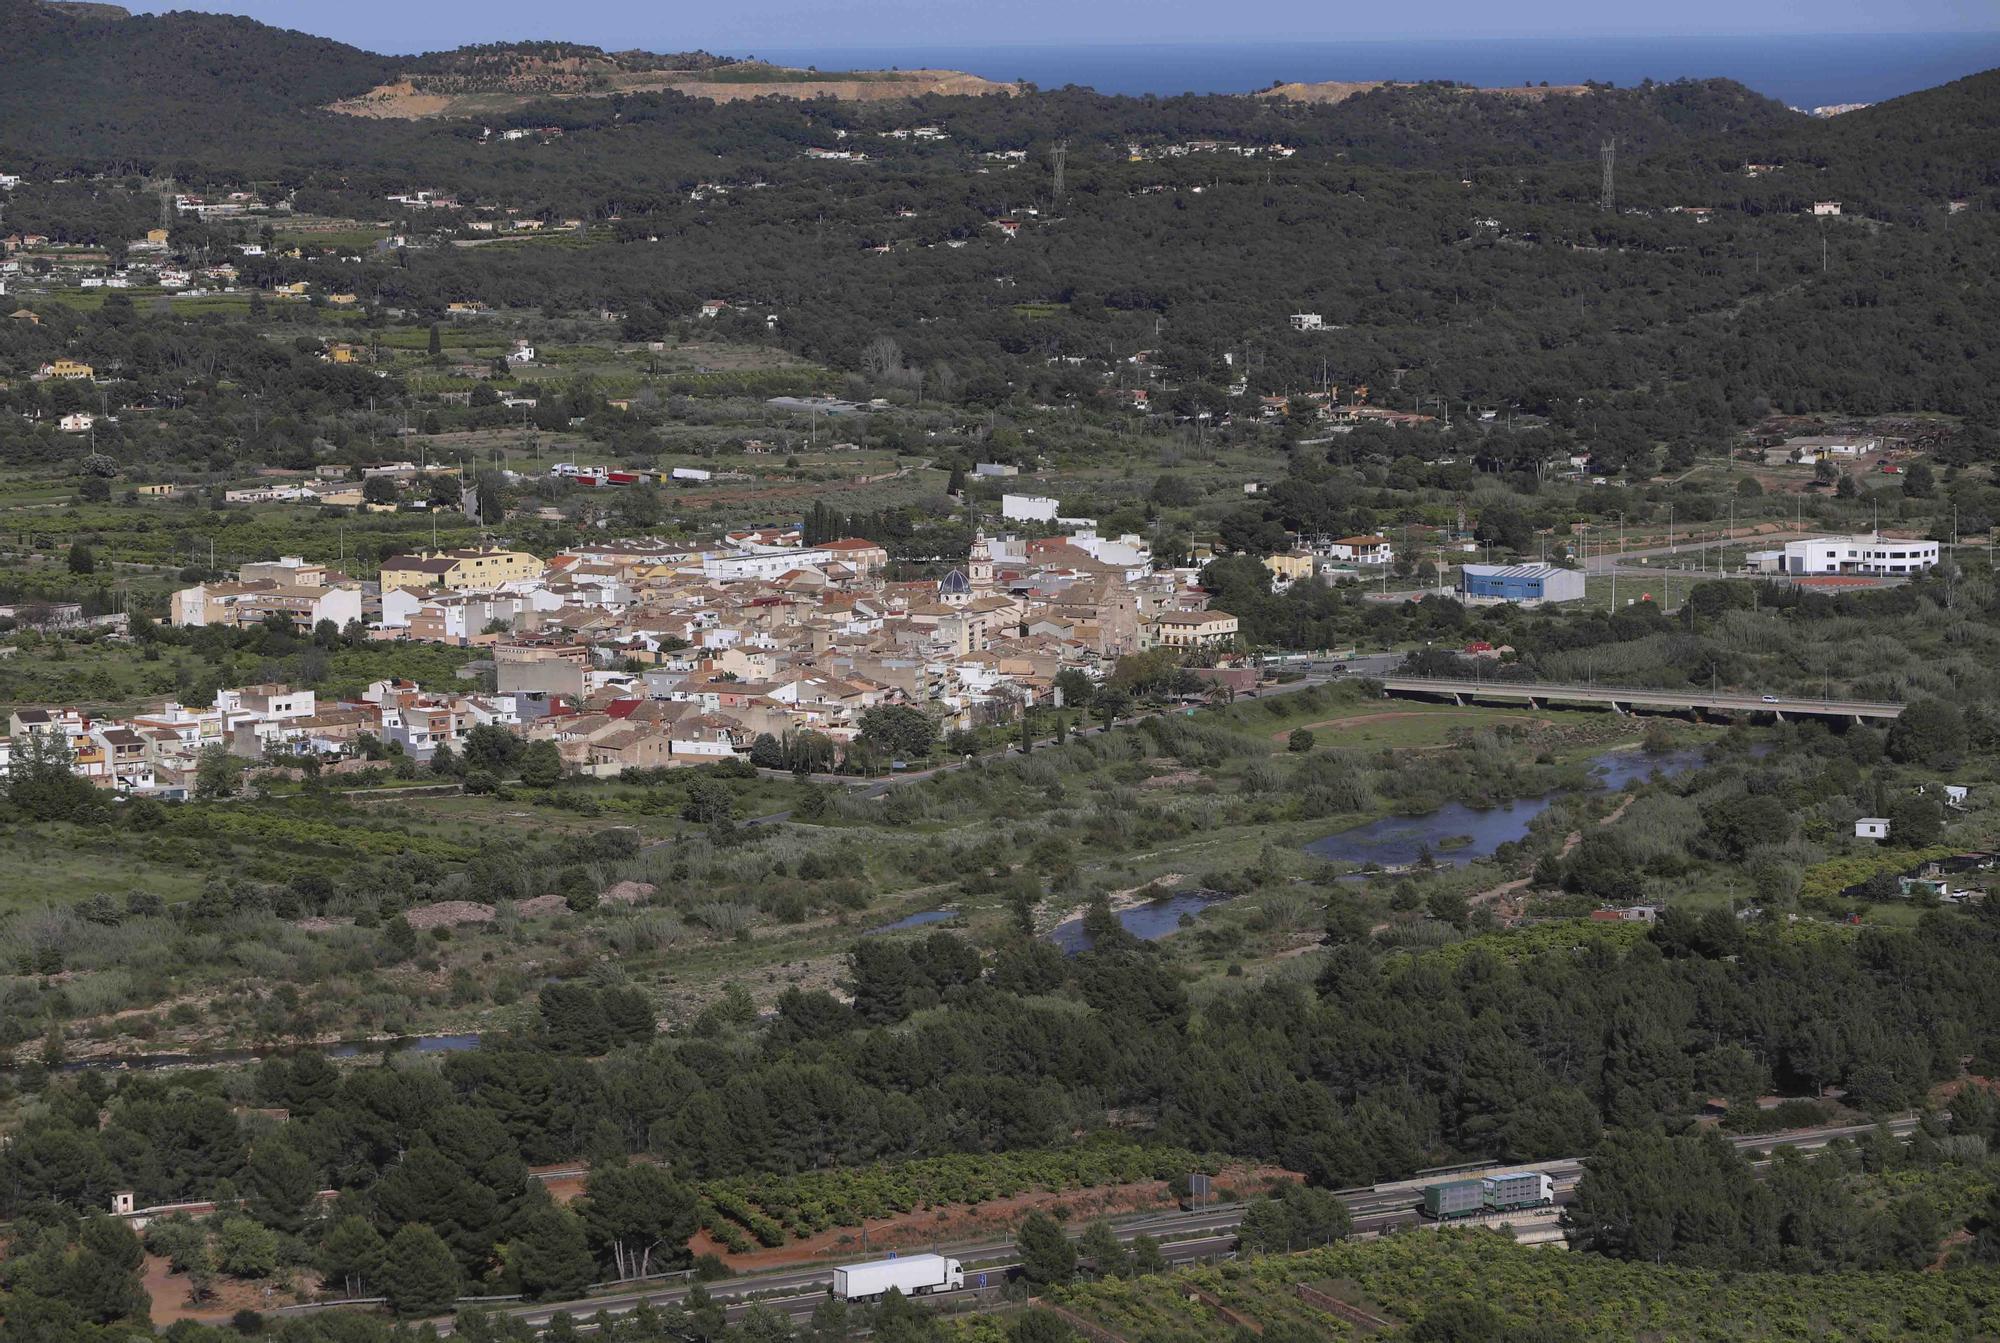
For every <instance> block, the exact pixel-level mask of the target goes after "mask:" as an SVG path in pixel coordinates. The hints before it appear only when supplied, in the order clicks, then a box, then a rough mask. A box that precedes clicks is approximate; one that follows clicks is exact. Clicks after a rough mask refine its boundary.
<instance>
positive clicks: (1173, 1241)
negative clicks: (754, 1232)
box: [439, 1116, 1918, 1332]
mask: <svg viewBox="0 0 2000 1343" xmlns="http://www.w3.org/2000/svg"><path fill="white" fill-rule="evenodd" d="M1917 1123H1918V1121H1917V1119H1916V1118H1915V1117H1914V1116H1906V1117H1903V1118H1899V1119H1894V1120H1890V1121H1888V1123H1887V1125H1886V1127H1887V1128H1888V1130H1889V1132H1890V1133H1892V1134H1893V1135H1895V1136H1896V1137H1898V1138H1904V1137H1908V1136H1909V1134H1910V1133H1912V1132H1913V1131H1914V1130H1915V1129H1916V1127H1917ZM1874 1127H1875V1126H1874V1125H1872V1124H1834V1125H1827V1126H1825V1127H1822V1128H1816V1129H1802V1130H1799V1131H1796V1132H1793V1133H1787V1134H1753V1135H1748V1136H1737V1137H1732V1138H1731V1139H1730V1142H1731V1143H1732V1144H1733V1145H1734V1146H1735V1147H1736V1148H1737V1149H1738V1150H1739V1151H1744V1152H1750V1153H1763V1152H1766V1151H1768V1150H1769V1149H1771V1148H1775V1147H1780V1146H1789V1147H1795V1148H1797V1149H1799V1150H1800V1151H1804V1152H1813V1151H1818V1150H1819V1149H1820V1148H1822V1147H1825V1146H1826V1145H1827V1144H1828V1143H1830V1142H1834V1141H1837V1140H1839V1139H1841V1138H1859V1137H1861V1136H1863V1135H1865V1134H1868V1133H1870V1132H1872V1131H1873V1130H1874ZM1756 1164H1757V1166H1758V1168H1759V1169H1760V1170H1761V1169H1762V1168H1763V1167H1764V1166H1765V1165H1767V1164H1768V1160H1767V1159H1764V1160H1759V1161H1757V1163H1756ZM1505 1170H1535V1171H1540V1172H1542V1173H1543V1174H1545V1175H1547V1176H1549V1177H1550V1178H1551V1179H1552V1180H1553V1181H1554V1182H1555V1187H1556V1203H1557V1204H1558V1205H1559V1206H1560V1205H1566V1204H1568V1203H1569V1202H1571V1200H1572V1199H1573V1198H1574V1197H1575V1190H1576V1184H1577V1181H1578V1180H1580V1179H1581V1178H1582V1176H1583V1160H1582V1158H1580V1157H1562V1158H1558V1159H1554V1160H1549V1161H1538V1162H1527V1163H1521V1164H1516V1165H1512V1166H1503V1165H1499V1164H1497V1163H1496V1164H1494V1165H1491V1166H1486V1167H1482V1168H1479V1169H1478V1170H1467V1171H1463V1172H1459V1173H1455V1174H1452V1175H1430V1176H1425V1177H1422V1178H1418V1179H1411V1180H1397V1181H1392V1182H1389V1183H1386V1184H1378V1185H1374V1186H1371V1187H1370V1188H1367V1189H1347V1190H1342V1191H1340V1198H1341V1200H1342V1201H1343V1202H1344V1203H1346V1204H1347V1210H1348V1213H1349V1215H1351V1216H1352V1217H1353V1219H1354V1231H1353V1234H1354V1235H1357V1236H1372V1235H1380V1234H1381V1233H1382V1232H1384V1231H1388V1230H1390V1229H1392V1228H1395V1227H1399V1226H1408V1225H1413V1224H1426V1225H1427V1223H1424V1219H1423V1218H1422V1217H1421V1216H1419V1215H1418V1213H1417V1210H1416V1209H1417V1204H1418V1203H1419V1202H1420V1201H1421V1198H1422V1190H1423V1188H1424V1186H1425V1185H1428V1184H1435V1183H1437V1182H1438V1181H1440V1180H1448V1179H1460V1178H1469V1177H1471V1176H1474V1175H1483V1174H1490V1173H1493V1172H1496V1171H1505ZM1247 1206H1248V1205H1247V1204H1244V1203H1218V1204H1214V1205H1212V1206H1210V1207H1206V1208H1197V1209H1194V1210H1192V1211H1179V1210H1177V1211H1172V1212H1164V1213H1155V1214H1151V1215H1148V1216H1145V1217H1139V1218H1132V1219H1128V1220H1125V1221H1121V1222H1118V1223H1116V1224H1115V1225H1114V1230H1115V1231H1116V1232H1117V1234H1118V1239H1120V1240H1121V1241H1126V1242H1130V1241H1132V1240H1134V1239H1136V1238H1137V1237H1139V1236H1152V1237H1153V1238H1154V1239H1155V1240H1158V1241H1159V1242H1160V1252H1161V1254H1162V1255H1163V1256H1164V1257H1165V1258H1166V1259H1167V1261H1168V1262H1169V1263H1187V1262H1191V1261H1194V1260H1199V1259H1212V1258H1216V1257H1219V1256H1222V1255H1226V1254H1233V1253H1234V1252H1235V1250H1236V1229H1237V1228H1238V1227H1239V1226H1241V1225H1242V1222H1243V1213H1244V1210H1245V1208H1246V1207H1247ZM1506 1220H1508V1217H1507V1216H1506V1215H1505V1214H1495V1215H1492V1216H1490V1217H1487V1218H1484V1219H1476V1220H1475V1221H1474V1222H1473V1224H1475V1225H1476V1224H1479V1222H1480V1221H1483V1222H1485V1223H1487V1224H1494V1223H1499V1222H1503V1221H1506ZM1079 1230H1080V1228H1079ZM933 1248H934V1249H935V1250H936V1251H937V1252H938V1253H940V1254H945V1255H949V1256H951V1257H952V1258H954V1259H957V1260H959V1261H960V1262H961V1263H963V1264H964V1265H965V1276H966V1281H967V1284H968V1286H967V1288H966V1289H965V1290H964V1291H962V1292H940V1293H937V1294H936V1295H935V1296H933V1297H929V1298H926V1299H928V1300H938V1301H943V1302H947V1303H949V1302H954V1301H972V1300H977V1299H978V1298H979V1294H980V1292H979V1288H978V1287H977V1286H974V1285H972V1284H975V1283H976V1282H977V1280H978V1278H979V1276H980V1275H981V1274H984V1275H985V1276H986V1285H987V1287H988V1288H997V1287H999V1286H1001V1285H1002V1284H1004V1283H1005V1282H1006V1281H1007V1279H1008V1278H1009V1277H1010V1276H1011V1275H1012V1274H1013V1273H1014V1271H1015V1270H1016V1269H1017V1268H1018V1267H1019V1263H1018V1261H1017V1258H1016V1251H1015V1247H1014V1244H1013V1242H1011V1241H1004V1240H1002V1241H987V1242H984V1243H975V1244H970V1245H956V1246H954V1245H938V1246H935V1247H933ZM1301 1248H1304V1247H1301ZM859 1257H861V1256H849V1258H850V1259H853V1258H859ZM832 1283H833V1266H832V1265H831V1264H815V1265H812V1266H809V1267H805V1268H794V1269H781V1270H777V1271H775V1272H770V1273H756V1274H746V1275H744V1276H743V1277H739V1278H725V1279H722V1280H720V1281H717V1282H711V1283H705V1284H703V1286H704V1287H705V1288H706V1289H707V1291H708V1294H709V1296H710V1297H711V1298H713V1299H714V1300H715V1301H716V1302H718V1303H721V1304H724V1306H725V1309H726V1311H727V1313H728V1314H729V1317H730V1318H731V1319H732V1320H735V1319H740V1318H741V1317H742V1316H743V1315H744V1314H746V1313H748V1311H749V1310H750V1309H751V1306H752V1305H753V1304H755V1303H762V1304H763V1305H765V1306H767V1307H768V1308H770V1309H772V1310H776V1311H778V1312H780V1313H781V1314H785V1315H788V1316H792V1317H794V1318H804V1317H805V1316H809V1315H811V1314H812V1312H813V1310H814V1308H815V1307H817V1306H818V1305H819V1304H820V1303H821V1302H823V1301H825V1300H826V1299H827V1295H828V1292H829V1289H830V1288H831V1286H832ZM687 1294H688V1287H687V1286H686V1285H685V1284H684V1283H680V1282H676V1283H674V1284H672V1285H665V1284H662V1285H659V1286H655V1287H648V1288H640V1289H635V1290H629V1291H612V1292H607V1293H605V1294H603V1295H600V1296H592V1297H585V1298H583V1299H581V1300H575V1301H562V1302H548V1303H542V1304H538V1305H531V1306H512V1307H507V1308H506V1310H505V1313H506V1314H508V1315H511V1316H513V1317H515V1318H517V1319H519V1320H521V1321H522V1322H523V1323H526V1324H528V1325H531V1326H533V1327H535V1328H537V1329H540V1328H543V1327H545V1326H546V1325H547V1324H548V1323H549V1321H550V1320H551V1319H553V1318H554V1317H555V1316H556V1315H558V1314H563V1313H568V1314H569V1315H571V1316H573V1317H576V1318H578V1319H583V1318H586V1317H589V1316H593V1315H596V1314H597V1313H598V1312H600V1311H603V1312H605V1313H607V1314H609V1315H611V1316H613V1317H616V1316H622V1315H626V1314H629V1313H630V1312H631V1311H633V1310H635V1309H637V1308H638V1307H639V1306H640V1305H641V1304H642V1303H650V1304H652V1305H654V1306H665V1305H677V1304H680V1303H682V1302H684V1301H685V1300H686V1299H687ZM439 1327H440V1330H441V1331H442V1332H449V1328H448V1325H447V1323H446V1322H440V1326H439Z"/></svg>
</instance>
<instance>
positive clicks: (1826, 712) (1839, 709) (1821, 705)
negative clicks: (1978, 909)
mask: <svg viewBox="0 0 2000 1343" xmlns="http://www.w3.org/2000/svg"><path fill="white" fill-rule="evenodd" d="M1382 688H1383V690H1384V691H1386V692H1387V693H1389V694H1391V695H1427V696H1438V697H1442V698H1447V699H1451V700H1453V701H1455V702H1457V703H1460V704H1463V703H1465V702H1466V701H1467V700H1472V699H1487V700H1492V699H1502V700H1525V701H1527V702H1528V703H1529V704H1530V705H1533V706H1535V707H1537V708H1539V707H1541V705H1542V704H1544V703H1547V702H1549V701H1553V700H1560V701H1562V702H1564V703H1568V704H1606V705H1609V706H1611V707H1612V708H1613V709H1615V710H1617V711H1618V712H1620V713H1624V712H1627V711H1629V710H1632V709H1664V710H1670V711H1682V712H1688V711H1696V710H1709V711H1712V712H1716V713H1767V714H1770V715H1772V716H1773V717H1775V718H1778V719H1784V718H1787V717H1791V716H1798V717H1818V718H1846V719H1850V720H1852V721H1854V722H1859V721H1861V720H1862V719H1864V718H1897V717H1900V716H1901V715H1902V712H1903V706H1902V705H1900V704H1893V703H1886V702H1883V701H1878V700H1848V699H1802V698H1798V697H1795V696H1789V695H1753V694H1745V693H1742V692H1739V691H1732V690H1722V691H1708V690H1648V689H1641V688H1637V687H1631V686H1604V685H1556V684H1547V683H1540V682H1528V681H1481V680H1469V679H1455V678H1445V677H1433V676H1385V677H1383V678H1382Z"/></svg>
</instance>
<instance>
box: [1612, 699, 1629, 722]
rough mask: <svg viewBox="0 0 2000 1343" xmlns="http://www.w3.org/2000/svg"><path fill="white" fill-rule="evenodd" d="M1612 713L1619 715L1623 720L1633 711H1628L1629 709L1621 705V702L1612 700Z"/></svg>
mask: <svg viewBox="0 0 2000 1343" xmlns="http://www.w3.org/2000/svg"><path fill="white" fill-rule="evenodd" d="M1611 712H1613V713H1615V714H1617V715H1618V716H1619V717H1620V718H1623V717H1624V716H1625V715H1626V714H1627V713H1630V712H1631V710H1629V709H1627V708H1626V707H1625V706H1624V705H1622V704H1620V703H1619V702H1618V701H1617V700H1612V701H1611Z"/></svg>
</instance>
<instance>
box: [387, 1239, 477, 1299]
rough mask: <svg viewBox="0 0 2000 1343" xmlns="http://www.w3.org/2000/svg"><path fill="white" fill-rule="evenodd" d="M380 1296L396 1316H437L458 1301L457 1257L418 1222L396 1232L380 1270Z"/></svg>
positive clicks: (442, 1240) (447, 1246) (442, 1241)
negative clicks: (385, 1299)
mask: <svg viewBox="0 0 2000 1343" xmlns="http://www.w3.org/2000/svg"><path fill="white" fill-rule="evenodd" d="M380 1277H381V1285H382V1295H383V1296H385V1297H387V1298H388V1299H389V1309H391V1310H393V1311H395V1312H396V1314H398V1315H403V1316H415V1315H438V1314H442V1313H443V1312H445V1311H448V1310H450V1309H451V1306H452V1303H453V1302H454V1301H456V1300H458V1293H459V1285H460V1278H459V1272H458V1260H456V1259H454V1258H453V1257H452V1253H451V1247H450V1246H449V1245H446V1244H445V1243H444V1239H443V1238H442V1237H441V1236H439V1235H438V1233H437V1232H435V1231H433V1230H431V1229H430V1228H429V1227H427V1226H424V1225H422V1224H421V1223H412V1224H410V1225H408V1226H405V1227H404V1228H403V1229H402V1230H401V1231H398V1232H397V1233H396V1235H395V1237H394V1239H392V1240H391V1241H390V1242H389V1248H388V1252H387V1253H386V1254H385V1255H384V1256H383V1259H382V1268H381V1270H380Z"/></svg>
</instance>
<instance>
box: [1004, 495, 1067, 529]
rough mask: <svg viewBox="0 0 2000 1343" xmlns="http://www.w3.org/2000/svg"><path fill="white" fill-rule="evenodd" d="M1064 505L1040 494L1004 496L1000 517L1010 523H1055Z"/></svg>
mask: <svg viewBox="0 0 2000 1343" xmlns="http://www.w3.org/2000/svg"><path fill="white" fill-rule="evenodd" d="M1060 512H1062V505H1061V504H1060V503H1058V502H1057V501H1056V500H1054V499H1050V498H1047V497H1046V496H1044V495H1039V494H1003V495H1001V496H1000V516H1001V517H1003V518H1006V519H1007V520H1008V521H1009V522H1054V521H1055V520H1056V515H1057V514H1058V513H1060Z"/></svg>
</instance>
